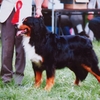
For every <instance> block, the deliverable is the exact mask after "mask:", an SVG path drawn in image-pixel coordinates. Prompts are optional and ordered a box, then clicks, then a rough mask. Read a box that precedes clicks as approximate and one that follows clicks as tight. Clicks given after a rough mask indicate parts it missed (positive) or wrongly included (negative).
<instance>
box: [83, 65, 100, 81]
mask: <svg viewBox="0 0 100 100" xmlns="http://www.w3.org/2000/svg"><path fill="white" fill-rule="evenodd" d="M82 66H83V68H84V69H86V70H87V71H88V72H90V73H91V74H92V75H94V76H95V77H96V79H97V80H98V81H99V82H100V76H99V75H97V74H96V73H95V72H93V71H92V70H91V68H90V67H89V66H86V65H85V64H82Z"/></svg>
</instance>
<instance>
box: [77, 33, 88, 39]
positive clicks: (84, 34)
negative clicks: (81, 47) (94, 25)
mask: <svg viewBox="0 0 100 100" xmlns="http://www.w3.org/2000/svg"><path fill="white" fill-rule="evenodd" d="M78 35H81V36H86V37H88V38H89V36H88V35H87V34H86V33H85V31H82V32H81V33H78Z"/></svg>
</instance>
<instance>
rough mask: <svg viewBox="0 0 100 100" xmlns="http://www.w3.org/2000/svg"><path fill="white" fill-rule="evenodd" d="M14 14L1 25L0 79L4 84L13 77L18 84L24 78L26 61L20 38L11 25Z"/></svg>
mask: <svg viewBox="0 0 100 100" xmlns="http://www.w3.org/2000/svg"><path fill="white" fill-rule="evenodd" d="M14 12H15V11H14V10H13V11H12V13H11V15H10V16H9V17H8V19H7V20H6V22H4V23H2V29H1V42H2V55H1V77H2V80H3V81H4V82H8V81H11V79H12V78H13V75H15V82H16V83H18V84H20V83H21V81H22V79H23V76H24V69H25V62H26V61H25V54H24V49H23V47H22V44H21V41H22V37H21V36H16V28H15V25H13V24H12V23H11V20H12V17H13V15H14ZM14 54H15V56H14ZM14 57H15V59H14ZM14 60H15V61H14Z"/></svg>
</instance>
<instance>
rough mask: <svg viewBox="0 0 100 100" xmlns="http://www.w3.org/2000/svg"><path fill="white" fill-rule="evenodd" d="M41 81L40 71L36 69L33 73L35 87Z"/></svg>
mask: <svg viewBox="0 0 100 100" xmlns="http://www.w3.org/2000/svg"><path fill="white" fill-rule="evenodd" d="M41 82H42V72H40V71H37V72H36V75H35V85H34V86H35V87H36V88H38V87H39V86H40V85H41Z"/></svg>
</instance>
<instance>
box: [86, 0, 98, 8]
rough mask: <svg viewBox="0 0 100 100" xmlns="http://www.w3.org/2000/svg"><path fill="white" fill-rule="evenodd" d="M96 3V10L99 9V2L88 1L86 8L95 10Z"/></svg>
mask: <svg viewBox="0 0 100 100" xmlns="http://www.w3.org/2000/svg"><path fill="white" fill-rule="evenodd" d="M96 3H97V8H100V0H90V2H89V4H88V8H91V9H92V8H95V6H96Z"/></svg>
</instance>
